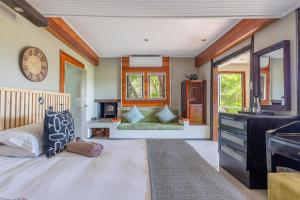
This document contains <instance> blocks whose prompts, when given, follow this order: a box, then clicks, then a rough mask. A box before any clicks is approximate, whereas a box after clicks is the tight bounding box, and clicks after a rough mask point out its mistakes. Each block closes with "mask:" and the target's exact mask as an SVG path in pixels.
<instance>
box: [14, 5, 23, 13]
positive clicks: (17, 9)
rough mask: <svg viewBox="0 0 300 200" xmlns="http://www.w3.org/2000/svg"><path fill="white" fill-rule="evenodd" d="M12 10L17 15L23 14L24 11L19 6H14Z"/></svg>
mask: <svg viewBox="0 0 300 200" xmlns="http://www.w3.org/2000/svg"><path fill="white" fill-rule="evenodd" d="M14 10H15V11H16V12H18V13H23V12H24V9H23V8H21V7H19V6H15V7H14Z"/></svg>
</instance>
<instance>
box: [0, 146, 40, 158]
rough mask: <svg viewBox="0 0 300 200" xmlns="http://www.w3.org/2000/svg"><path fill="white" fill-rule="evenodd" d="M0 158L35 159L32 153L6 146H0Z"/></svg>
mask: <svg viewBox="0 0 300 200" xmlns="http://www.w3.org/2000/svg"><path fill="white" fill-rule="evenodd" d="M0 156H8V157H20V158H34V157H36V156H35V155H34V154H33V153H31V152H29V151H24V149H23V148H19V147H10V146H7V145H0Z"/></svg>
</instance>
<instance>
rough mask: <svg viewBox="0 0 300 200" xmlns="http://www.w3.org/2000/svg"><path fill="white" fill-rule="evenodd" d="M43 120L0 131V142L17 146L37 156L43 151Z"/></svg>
mask: <svg viewBox="0 0 300 200" xmlns="http://www.w3.org/2000/svg"><path fill="white" fill-rule="evenodd" d="M42 137H43V122H39V123H35V124H29V125H26V126H21V127H18V128H12V129H7V130H4V131H1V132H0V143H3V144H6V145H7V146H10V147H18V148H22V149H23V150H26V151H27V152H30V153H32V154H33V155H35V156H39V155H41V154H42V153H43V144H42Z"/></svg>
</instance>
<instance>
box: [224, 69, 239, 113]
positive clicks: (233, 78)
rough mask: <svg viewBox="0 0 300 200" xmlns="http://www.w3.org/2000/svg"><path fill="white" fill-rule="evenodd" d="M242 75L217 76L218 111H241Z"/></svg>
mask: <svg viewBox="0 0 300 200" xmlns="http://www.w3.org/2000/svg"><path fill="white" fill-rule="evenodd" d="M243 81H244V78H243V73H223V74H219V111H220V112H229V113H237V112H238V111H240V110H242V109H243V104H244V103H243V102H244V91H243V90H244V82H243Z"/></svg>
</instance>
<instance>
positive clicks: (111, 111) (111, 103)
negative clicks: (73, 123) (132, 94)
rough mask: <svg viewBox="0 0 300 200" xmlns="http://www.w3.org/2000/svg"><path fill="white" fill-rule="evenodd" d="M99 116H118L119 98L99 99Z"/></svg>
mask: <svg viewBox="0 0 300 200" xmlns="http://www.w3.org/2000/svg"><path fill="white" fill-rule="evenodd" d="M95 102H96V103H97V118H98V119H101V118H116V117H117V116H118V105H119V102H120V100H118V99H97V100H95Z"/></svg>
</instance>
